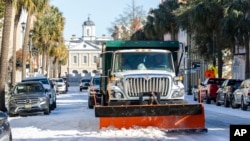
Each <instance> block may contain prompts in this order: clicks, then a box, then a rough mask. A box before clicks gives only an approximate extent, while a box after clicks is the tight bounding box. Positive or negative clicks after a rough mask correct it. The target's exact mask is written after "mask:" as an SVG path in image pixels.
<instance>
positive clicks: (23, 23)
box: [21, 22, 26, 32]
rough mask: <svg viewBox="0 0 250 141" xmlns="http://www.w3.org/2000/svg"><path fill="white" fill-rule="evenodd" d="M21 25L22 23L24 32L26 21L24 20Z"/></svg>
mask: <svg viewBox="0 0 250 141" xmlns="http://www.w3.org/2000/svg"><path fill="white" fill-rule="evenodd" d="M21 25H22V31H23V32H24V29H25V25H26V23H25V22H22V23H21Z"/></svg>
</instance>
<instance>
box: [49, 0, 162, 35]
mask: <svg viewBox="0 0 250 141" xmlns="http://www.w3.org/2000/svg"><path fill="white" fill-rule="evenodd" d="M50 1H51V2H50V3H51V5H54V6H56V7H58V8H59V10H60V11H61V12H62V14H63V17H65V21H66V23H65V29H64V38H65V40H67V39H69V38H70V37H71V36H72V35H73V34H74V35H76V36H77V37H81V36H82V24H83V22H84V21H86V20H87V19H88V16H89V17H90V20H92V21H93V22H94V23H95V26H96V36H97V37H101V36H102V35H103V34H105V35H106V36H107V37H110V35H109V33H108V31H107V28H109V27H112V24H111V23H112V22H114V21H115V18H118V17H119V15H120V14H123V13H124V10H125V9H126V8H127V7H128V5H132V0H50ZM135 5H136V6H142V7H143V10H144V11H145V12H148V10H149V9H150V8H158V5H159V0H135ZM146 14H147V13H146Z"/></svg>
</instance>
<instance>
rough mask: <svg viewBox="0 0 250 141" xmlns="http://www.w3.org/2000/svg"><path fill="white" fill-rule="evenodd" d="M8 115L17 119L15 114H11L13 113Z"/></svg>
mask: <svg viewBox="0 0 250 141" xmlns="http://www.w3.org/2000/svg"><path fill="white" fill-rule="evenodd" d="M8 115H9V117H15V116H16V115H15V114H11V113H9V114H8Z"/></svg>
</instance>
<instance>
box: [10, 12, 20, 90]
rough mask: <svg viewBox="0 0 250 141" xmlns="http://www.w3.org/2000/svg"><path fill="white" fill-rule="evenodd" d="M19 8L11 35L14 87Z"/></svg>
mask: <svg viewBox="0 0 250 141" xmlns="http://www.w3.org/2000/svg"><path fill="white" fill-rule="evenodd" d="M20 13H21V8H19V11H17V12H16V15H15V19H14V34H13V50H12V55H13V58H12V80H11V85H12V86H14V85H15V84H16V35H17V26H18V22H19V19H20V16H21V14H20Z"/></svg>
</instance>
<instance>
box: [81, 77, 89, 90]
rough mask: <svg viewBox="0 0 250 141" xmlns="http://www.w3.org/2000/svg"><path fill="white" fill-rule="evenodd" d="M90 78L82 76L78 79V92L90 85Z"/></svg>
mask: <svg viewBox="0 0 250 141" xmlns="http://www.w3.org/2000/svg"><path fill="white" fill-rule="evenodd" d="M90 81H91V78H83V79H81V80H80V92H81V91H82V90H88V87H89V86H90Z"/></svg>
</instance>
